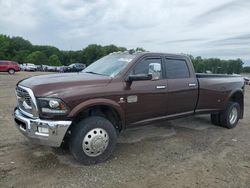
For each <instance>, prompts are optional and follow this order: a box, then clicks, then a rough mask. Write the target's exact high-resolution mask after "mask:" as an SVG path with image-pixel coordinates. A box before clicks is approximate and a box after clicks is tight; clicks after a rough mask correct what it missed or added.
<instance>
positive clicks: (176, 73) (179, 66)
mask: <svg viewBox="0 0 250 188" xmlns="http://www.w3.org/2000/svg"><path fill="white" fill-rule="evenodd" d="M165 62H166V75H167V78H169V79H177V78H189V77H190V73H189V69H188V66H187V63H186V61H185V60H183V59H168V58H166V59H165Z"/></svg>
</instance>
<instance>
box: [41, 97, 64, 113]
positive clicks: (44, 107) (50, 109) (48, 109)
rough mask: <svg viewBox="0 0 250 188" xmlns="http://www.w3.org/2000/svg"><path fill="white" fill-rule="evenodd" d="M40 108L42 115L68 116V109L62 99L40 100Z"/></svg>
mask: <svg viewBox="0 0 250 188" xmlns="http://www.w3.org/2000/svg"><path fill="white" fill-rule="evenodd" d="M37 101H38V104H39V108H40V110H41V112H42V113H52V114H66V113H67V112H68V109H67V107H66V105H65V104H64V102H63V101H62V100H61V99H55V98H38V99H37Z"/></svg>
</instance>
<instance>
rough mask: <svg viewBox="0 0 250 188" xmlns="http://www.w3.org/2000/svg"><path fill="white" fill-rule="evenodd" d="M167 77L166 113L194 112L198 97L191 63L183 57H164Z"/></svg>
mask: <svg viewBox="0 0 250 188" xmlns="http://www.w3.org/2000/svg"><path fill="white" fill-rule="evenodd" d="M164 69H165V74H166V77H167V90H168V98H167V115H185V114H191V113H193V112H194V109H195V106H196V102H197V98H198V83H197V79H196V76H195V74H193V72H194V70H193V67H192V63H190V64H188V62H187V59H185V58H183V59H182V58H172V57H165V58H164Z"/></svg>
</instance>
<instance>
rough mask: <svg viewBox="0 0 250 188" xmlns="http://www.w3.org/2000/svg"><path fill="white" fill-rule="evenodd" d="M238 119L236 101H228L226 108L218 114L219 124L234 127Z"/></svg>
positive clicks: (238, 112)
mask: <svg viewBox="0 0 250 188" xmlns="http://www.w3.org/2000/svg"><path fill="white" fill-rule="evenodd" d="M239 119H240V105H239V103H237V102H228V104H227V106H226V109H225V110H224V111H223V112H222V113H221V114H220V123H221V126H223V127H226V128H228V129H232V128H234V127H235V126H236V125H237V123H238V121H239Z"/></svg>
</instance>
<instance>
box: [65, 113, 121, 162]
mask: <svg viewBox="0 0 250 188" xmlns="http://www.w3.org/2000/svg"><path fill="white" fill-rule="evenodd" d="M116 142H117V134H116V129H115V127H114V126H113V125H112V123H111V122H110V121H109V120H107V119H105V118H103V117H99V116H91V117H87V118H85V119H83V120H81V121H80V122H79V123H78V124H77V125H76V126H75V127H74V128H73V130H72V135H71V138H70V142H69V149H70V151H71V153H72V155H73V156H74V157H75V159H76V160H77V161H79V162H81V163H83V164H85V165H91V164H96V163H100V162H104V161H106V160H107V159H108V158H109V157H110V156H111V154H112V152H113V150H114V148H115V145H116Z"/></svg>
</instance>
